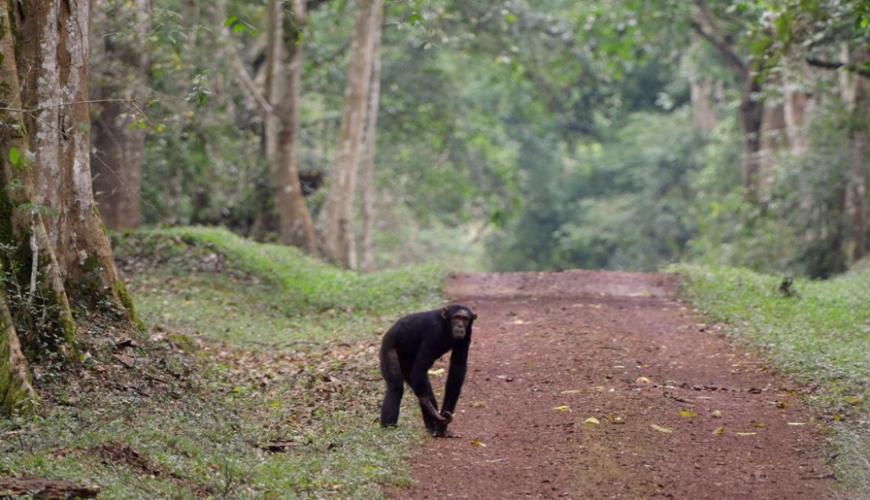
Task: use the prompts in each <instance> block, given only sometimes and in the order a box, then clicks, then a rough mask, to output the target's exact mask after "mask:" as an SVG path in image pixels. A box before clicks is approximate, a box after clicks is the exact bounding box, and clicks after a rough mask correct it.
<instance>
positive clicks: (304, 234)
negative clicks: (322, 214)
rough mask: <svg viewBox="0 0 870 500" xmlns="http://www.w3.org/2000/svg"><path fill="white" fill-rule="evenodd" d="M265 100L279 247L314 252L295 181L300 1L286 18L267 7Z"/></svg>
mask: <svg viewBox="0 0 870 500" xmlns="http://www.w3.org/2000/svg"><path fill="white" fill-rule="evenodd" d="M268 8H269V16H268V23H269V24H268V35H267V36H268V40H269V53H268V58H267V83H266V87H267V95H268V99H269V103H270V104H271V106H272V108H273V109H274V112H273V113H267V114H266V117H265V118H266V119H265V123H266V134H265V135H266V156H267V161H268V162H269V175H270V178H271V183H272V188H273V191H272V192H273V196H274V201H275V210H276V211H277V217H278V231H279V234H280V237H281V242H282V243H284V244H285V245H293V246H297V247H301V248H304V249H305V250H306V251H308V253H311V254H314V253H315V252H316V251H317V241H316V239H315V233H314V223H313V221H312V219H311V214H310V213H309V212H308V207H307V205H306V204H305V198H304V196H303V193H302V185H301V183H300V181H299V146H298V142H299V140H298V137H299V107H300V105H301V98H302V97H301V96H302V57H303V47H304V44H303V43H300V42H301V40H300V38H301V36H302V33H303V29H304V27H305V24H306V22H307V17H306V4H305V1H304V0H293V1H292V12H291V13H286V12H285V10H284V8H283V5H282V3H281V2H278V1H277V0H271V1H270V2H269V4H268Z"/></svg>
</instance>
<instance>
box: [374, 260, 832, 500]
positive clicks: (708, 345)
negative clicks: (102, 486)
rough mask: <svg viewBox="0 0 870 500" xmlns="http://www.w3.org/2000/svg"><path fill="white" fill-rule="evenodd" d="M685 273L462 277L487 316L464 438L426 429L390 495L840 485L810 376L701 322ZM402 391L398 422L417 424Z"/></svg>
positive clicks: (742, 492)
mask: <svg viewBox="0 0 870 500" xmlns="http://www.w3.org/2000/svg"><path fill="white" fill-rule="evenodd" d="M677 285H678V278H677V277H675V276H672V275H666V274H633V273H619V272H600V271H569V272H561V273H512V274H461V275H454V276H451V278H450V280H449V282H448V287H447V291H448V296H449V297H450V299H451V300H452V301H454V302H458V303H462V304H465V305H467V306H469V307H471V308H472V310H474V312H475V313H477V315H478V320H477V321H475V324H474V338H473V341H472V347H471V353H470V355H469V374H468V378H467V381H466V384H465V387H464V389H463V394H462V397H461V398H460V401H459V405H458V406H457V414H456V415H455V418H454V422H453V424H452V425H451V426H450V428H451V430H452V431H453V432H455V433H457V434H460V435H461V436H462V438H460V439H436V440H432V441H431V442H429V443H427V444H426V445H425V447H426V449H425V450H424V451H423V452H422V453H421V454H420V455H418V456H416V457H414V458H413V459H411V462H412V464H413V468H414V476H415V478H416V479H417V485H415V486H414V487H411V488H397V489H393V490H392V491H390V492H388V495H389V497H390V498H395V499H457V498H469V499H515V498H568V499H609V498H621V499H622V498H624V499H650V498H675V499H705V498H707V499H716V500H726V499H752V500H762V499H770V500H773V499H783V500H785V499H789V500H791V499H798V498H806V499H821V498H825V497H826V496H829V494H830V492H831V491H832V487H833V485H834V476H833V474H832V471H831V469H830V467H829V466H827V465H826V464H825V453H826V444H825V435H824V434H823V432H822V431H821V430H820V428H819V426H818V425H817V424H816V423H815V422H814V421H812V419H811V417H810V415H809V414H808V412H807V411H806V409H805V408H804V407H803V405H802V404H801V402H800V397H799V388H798V387H795V386H794V384H792V383H790V382H789V381H788V380H787V379H785V378H783V377H781V376H776V375H773V374H771V373H770V372H769V371H768V370H767V367H766V366H764V364H763V363H762V362H760V361H759V360H757V359H755V358H753V357H751V356H749V355H747V354H746V353H744V352H741V351H740V350H739V349H736V348H734V347H733V346H732V345H731V344H730V343H729V342H728V341H727V340H726V339H725V338H724V337H723V335H721V334H719V333H718V332H717V331H718V327H717V326H716V325H705V324H703V319H702V318H701V317H700V316H698V314H697V313H696V312H694V311H692V310H691V308H688V307H686V306H684V305H683V304H681V303H679V302H677V301H676V300H675V290H676V287H677ZM446 358H447V356H445V359H442V360H441V361H439V364H438V365H436V366H435V367H434V368H439V367H445V366H446V363H444V361H445V360H446ZM444 378H445V376H441V377H433V385H436V387H439V386H440V384H443V382H444ZM405 399H406V401H405V406H404V407H403V416H402V419H401V420H400V425H420V426H421V427H422V424H421V423H420V422H419V412H418V410H417V409H416V408H415V407H413V408H412V407H411V406H410V403H409V401H411V400H412V399H413V398H405ZM439 399H440V397H439ZM681 412H682V414H681ZM719 414H720V415H721V418H717V415H719ZM693 415H694V416H693ZM590 418H594V419H597V421H598V423H597V424H596V423H592V422H591V421H588V422H587V419H590ZM720 428H721V432H719V433H717V430H719V429H720Z"/></svg>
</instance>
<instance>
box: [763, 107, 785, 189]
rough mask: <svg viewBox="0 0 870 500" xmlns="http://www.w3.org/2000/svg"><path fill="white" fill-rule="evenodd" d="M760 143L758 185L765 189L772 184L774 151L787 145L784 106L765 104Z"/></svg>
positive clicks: (774, 160)
mask: <svg viewBox="0 0 870 500" xmlns="http://www.w3.org/2000/svg"><path fill="white" fill-rule="evenodd" d="M761 121H762V131H761V144H760V148H761V149H760V151H759V153H758V187H759V189H762V190H767V189H769V188H770V187H771V185H772V184H773V165H774V163H775V162H776V153H777V152H778V151H780V150H782V149H783V148H785V147H787V146H788V139H787V136H786V130H785V128H786V123H785V106H783V105H782V104H778V105H776V106H765V107H764V110H763V111H762V120H761Z"/></svg>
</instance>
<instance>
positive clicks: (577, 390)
mask: <svg viewBox="0 0 870 500" xmlns="http://www.w3.org/2000/svg"><path fill="white" fill-rule="evenodd" d="M581 392H583V389H573V390H570V391H562V394H579V393H581Z"/></svg>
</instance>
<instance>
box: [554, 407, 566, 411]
mask: <svg viewBox="0 0 870 500" xmlns="http://www.w3.org/2000/svg"><path fill="white" fill-rule="evenodd" d="M553 409H554V410H556V411H568V410H570V408H568V407H567V406H557V407H555V408H553Z"/></svg>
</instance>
